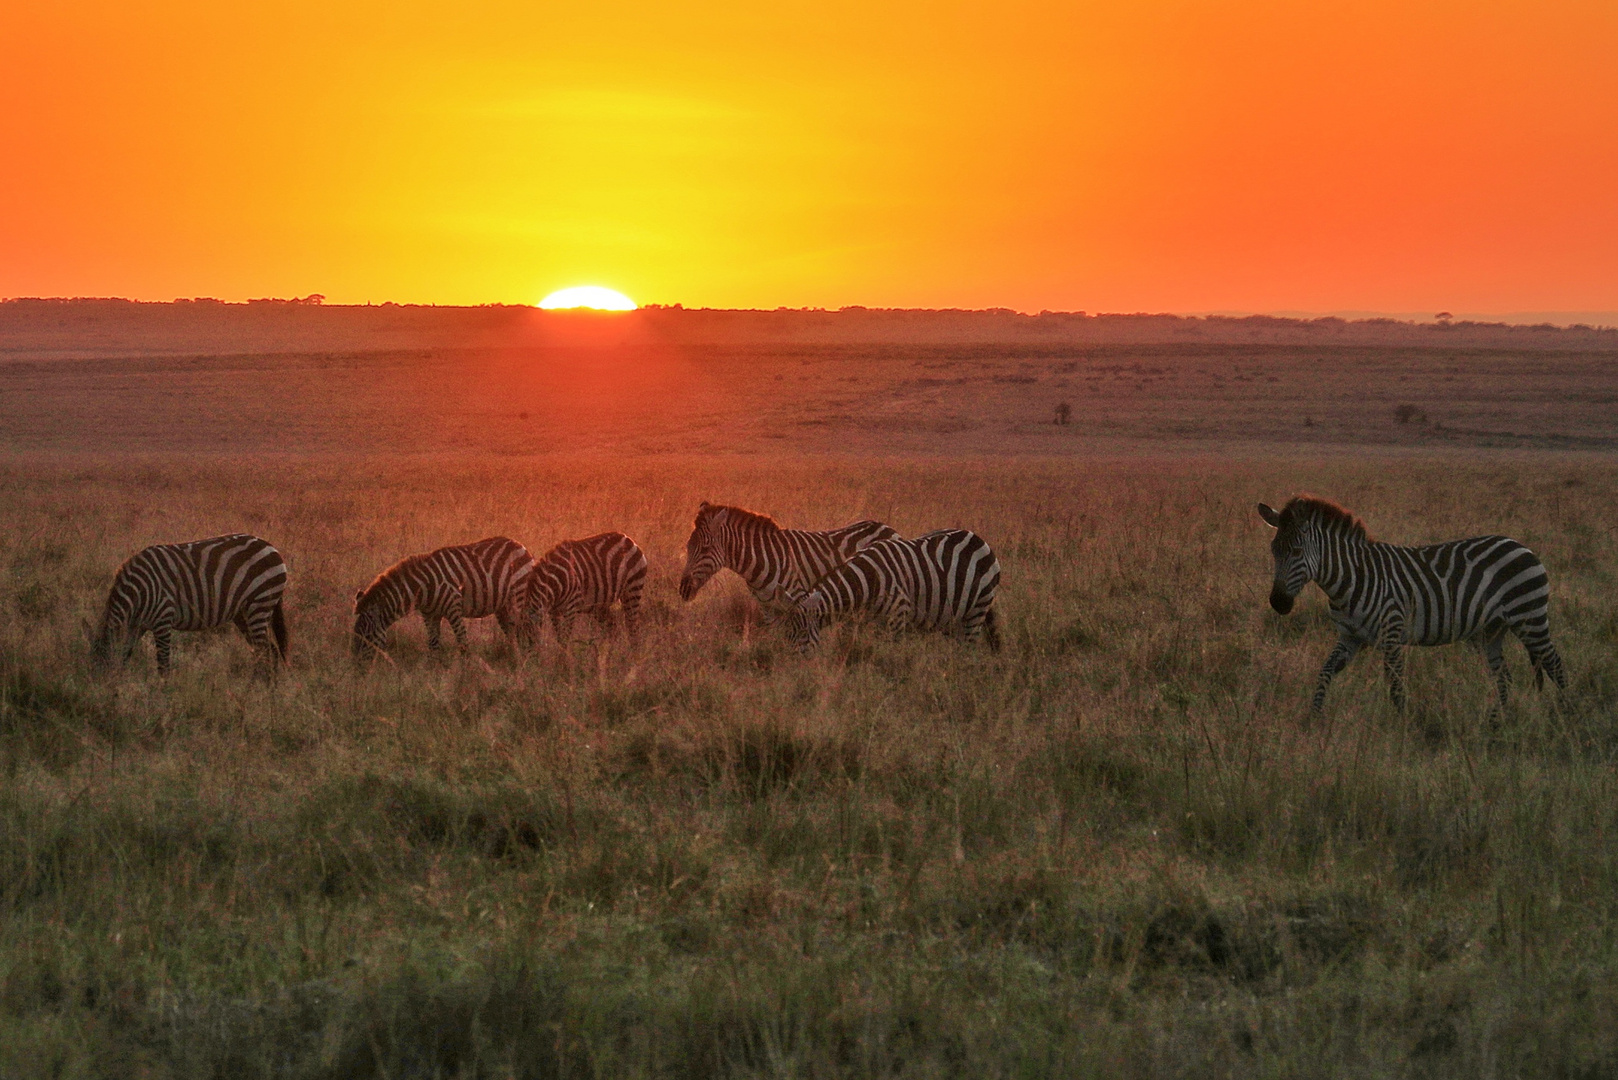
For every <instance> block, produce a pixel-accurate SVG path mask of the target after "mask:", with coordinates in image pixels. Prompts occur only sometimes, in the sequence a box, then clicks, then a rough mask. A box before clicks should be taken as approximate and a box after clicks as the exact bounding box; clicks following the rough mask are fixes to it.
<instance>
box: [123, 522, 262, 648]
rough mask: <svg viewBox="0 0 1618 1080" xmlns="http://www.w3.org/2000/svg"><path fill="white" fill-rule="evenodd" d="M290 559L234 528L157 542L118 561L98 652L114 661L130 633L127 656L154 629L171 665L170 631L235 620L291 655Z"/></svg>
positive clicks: (257, 642)
mask: <svg viewBox="0 0 1618 1080" xmlns="http://www.w3.org/2000/svg"><path fill="white" fill-rule="evenodd" d="M286 586H287V564H286V563H285V562H284V561H283V560H282V558H281V553H280V552H279V551H276V550H275V548H273V547H271V546H270V544H269V542H268V541H265V540H260V539H259V538H258V537H256V536H248V535H247V534H246V533H231V534H229V535H228V536H215V537H211V538H209V539H207V540H193V541H191V542H190V543H188V544H157V545H154V546H153V547H149V548H145V549H143V550H141V551H138V552H136V553H135V554H134V555H132V556H130V557H129V559H128V560H127V561H126V562H125V563H124V564H123V565H122V566H120V567H119V568H118V574H117V576H116V577H114V578H113V581H112V591H111V592H109V593H108V594H107V606H106V609H105V610H104V611H103V612H102V615H101V631H100V633H99V634H97V636H96V640H95V645H94V646H93V648H92V650H91V653H92V655H93V656H94V658H95V659H96V661H97V662H103V663H104V662H106V661H107V660H108V659H109V658H110V656H111V654H112V651H113V648H114V643H115V641H116V640H117V639H119V638H122V644H123V655H122V657H120V662H124V663H127V662H128V660H129V656H130V654H131V653H133V652H134V651H135V643H136V642H138V641H139V640H140V639H141V636H142V635H144V634H145V633H147V632H148V631H150V632H151V635H152V640H153V641H154V642H155V643H156V645H157V670H158V671H159V672H163V673H167V672H168V670H169V635H170V633H171V632H172V631H175V630H210V629H212V628H214V627H216V626H224V625H225V624H226V623H230V624H233V625H234V626H235V627H236V629H238V630H240V631H241V632H242V633H243V634H244V635H246V637H247V640H248V641H249V642H251V643H252V644H253V645H254V646H256V647H257V648H261V649H263V650H264V651H265V652H266V653H268V654H269V657H270V662H271V663H272V664H274V663H277V662H279V661H283V660H285V659H286V653H287V623H286V615H285V613H284V612H283V610H282V607H281V594H282V593H284V592H285V591H286Z"/></svg>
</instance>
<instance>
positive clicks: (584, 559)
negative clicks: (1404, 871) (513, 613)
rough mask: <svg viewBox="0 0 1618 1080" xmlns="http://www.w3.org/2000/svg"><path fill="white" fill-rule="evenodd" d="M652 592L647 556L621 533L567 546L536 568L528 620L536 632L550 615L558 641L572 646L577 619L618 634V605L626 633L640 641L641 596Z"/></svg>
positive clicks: (551, 553) (530, 581)
mask: <svg viewBox="0 0 1618 1080" xmlns="http://www.w3.org/2000/svg"><path fill="white" fill-rule="evenodd" d="M645 587H646V556H645V555H644V554H642V552H641V550H640V548H639V547H638V546H636V544H635V541H633V540H631V539H630V538H629V537H627V536H625V535H624V534H623V533H620V532H605V533H601V534H600V535H599V536H591V537H587V538H585V539H583V540H563V541H562V542H561V543H560V544H557V545H556V546H555V547H553V548H551V550H550V551H549V552H547V553H546V555H545V557H544V558H543V559H540V560H539V561H538V562H536V563H535V564H534V573H533V576H532V577H530V578H529V579H528V610H527V618H528V620H529V623H530V625H532V626H533V627H535V628H536V629H537V628H538V626H539V623H540V621H541V620H543V619H544V617H545V615H546V613H549V614H550V617H551V627H552V628H553V629H554V630H555V631H556V640H557V641H559V642H562V643H563V644H566V642H567V637H568V628H569V626H570V625H571V624H572V622H573V617H574V616H575V615H578V614H581V613H585V614H589V615H593V616H594V617H595V618H596V620H597V621H598V622H600V623H601V625H602V626H604V627H606V628H608V629H609V630H610V629H611V628H612V610H611V609H612V605H613V604H614V603H619V602H621V603H622V604H623V607H624V629H625V630H626V631H627V632H628V633H629V639H630V640H631V641H634V640H636V638H637V637H638V627H639V625H640V594H641V590H642V589H644V588H645Z"/></svg>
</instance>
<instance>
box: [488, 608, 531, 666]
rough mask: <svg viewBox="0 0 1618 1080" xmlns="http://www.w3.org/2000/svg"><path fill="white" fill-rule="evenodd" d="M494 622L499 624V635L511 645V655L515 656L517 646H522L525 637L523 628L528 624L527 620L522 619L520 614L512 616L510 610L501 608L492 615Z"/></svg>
mask: <svg viewBox="0 0 1618 1080" xmlns="http://www.w3.org/2000/svg"><path fill="white" fill-rule="evenodd" d="M494 621H495V622H497V623H499V624H500V633H501V634H502V635H504V637H505V639H506V641H508V642H509V643H510V644H511V651H512V654H513V655H515V654H516V652H517V646H519V645H522V644H524V640H525V638H526V636H527V635H526V634H525V633H524V632H523V628H524V627H525V626H526V625H527V624H528V620H526V619H524V618H523V617H522V614H521V613H520V612H519V613H517V614H515V615H513V614H512V611H511V609H510V608H502V609H501V610H499V611H497V612H495V613H494Z"/></svg>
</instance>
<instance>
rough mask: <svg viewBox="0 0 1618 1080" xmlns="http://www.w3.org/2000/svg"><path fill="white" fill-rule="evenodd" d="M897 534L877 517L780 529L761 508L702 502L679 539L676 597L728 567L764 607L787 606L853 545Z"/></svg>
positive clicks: (849, 552) (853, 549)
mask: <svg viewBox="0 0 1618 1080" xmlns="http://www.w3.org/2000/svg"><path fill="white" fill-rule="evenodd" d="M898 536H899V534H898V533H897V532H896V531H894V530H893V529H890V528H888V526H886V525H884V524H882V523H881V522H880V521H856V522H854V523H853V524H852V525H844V526H843V527H842V528H840V529H831V530H828V531H827V532H808V531H805V530H802V529H783V528H781V527H780V526H779V525H777V524H776V523H775V521H774V520H773V519H772V518H769V517H766V516H765V515H763V514H755V513H753V512H752V511H750V510H743V509H741V508H740V507H737V506H713V505H711V504H709V503H706V502H705V503H703V504H702V505H701V506H699V507H698V508H697V520H696V526H695V527H694V528H693V529H692V530H691V538H690V539H689V540H687V541H686V544H685V553H686V554H685V573H684V574H682V575H681V576H680V599H682V600H690V599H692V598H693V597H695V596H696V595H697V590H699V589H701V588H702V587H703V586H704V585H705V584H707V582H708V579H709V578H711V577H713V576H714V575H715V574H716V573H718V572H719V571H720V570H725V569H729V570H733V571H735V572H736V573H737V574H740V575H741V577H742V580H744V581H746V582H747V587H748V589H750V590H751V591H752V593H753V598H754V599H756V600H757V601H758V602H759V603H760V604H761V605H763V607H764V608H765V610H766V611H771V612H780V611H787V610H790V609H791V607H792V606H793V605H794V604H796V603H797V602H798V600H799V599H801V598H802V597H803V595H804V594H805V593H807V592H808V591H809V589H810V588H811V587H812V586H813V585H814V583H815V582H817V581H819V580H820V579H821V578H823V577H825V576H826V575H827V574H828V573H830V572H831V571H832V570H833V569H835V568H837V567H839V566H841V565H842V564H843V563H845V562H847V561H848V559H849V556H851V555H853V554H854V553H855V552H856V551H859V550H861V549H862V548H865V547H867V546H869V545H870V544H873V543H875V542H876V541H878V540H888V539H894V538H897V537H898Z"/></svg>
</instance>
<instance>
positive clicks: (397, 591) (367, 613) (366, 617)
mask: <svg viewBox="0 0 1618 1080" xmlns="http://www.w3.org/2000/svg"><path fill="white" fill-rule="evenodd" d="M533 572H534V559H533V556H531V555H529V554H528V549H527V548H525V547H523V546H522V545H521V544H519V543H517V542H516V541H515V540H508V539H506V538H505V537H503V536H491V537H489V538H488V539H487V540H479V541H477V542H476V543H473V544H462V545H460V546H457V547H441V548H438V549H437V550H436V551H429V552H427V553H426V554H424V555H411V556H409V557H408V558H405V559H401V560H400V561H399V562H397V563H394V564H393V565H392V566H390V567H388V569H386V570H384V571H382V573H380V574H378V575H377V576H376V580H374V581H372V582H371V584H369V585H367V586H366V587H365V588H363V589H361V590H360V591H359V592H357V593H355V594H354V640H353V651H354V658H355V659H359V658H361V657H363V656H365V655H367V653H368V652H369V651H370V650H373V649H374V650H377V651H381V650H382V649H383V648H384V646H386V645H387V640H388V627H390V626H392V625H393V624H394V623H395V622H397V621H399V620H400V619H402V618H404V616H406V615H408V614H409V613H410V611H411V610H412V609H415V610H417V611H419V612H421V621H422V622H423V623H424V624H425V625H426V627H427V647H428V648H429V649H437V648H438V622H439V620H440V619H448V620H449V628H450V629H451V630H453V631H454V632H455V641H456V643H457V644H459V645H460V647H461V648H462V649H465V648H466V647H467V646H466V624H465V623H464V622H463V621H462V620H463V619H481V618H483V617H485V616H488V615H493V616H494V617H495V618H497V619H498V620H499V621H500V629H501V630H503V631H505V633H506V634H507V635H508V636H510V637H512V638H514V639H516V640H517V641H518V642H526V640H527V637H528V633H527V628H526V626H525V624H524V620H523V608H524V606H525V604H526V603H527V598H528V581H529V578H530V577H531V576H532V575H533Z"/></svg>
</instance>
